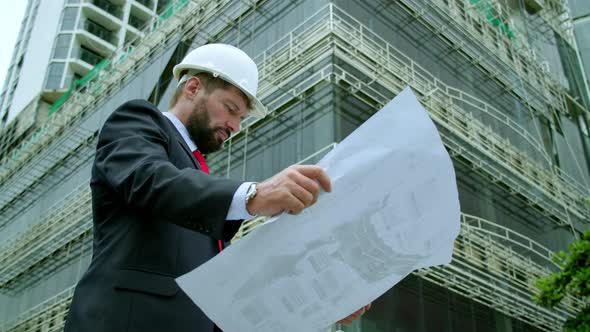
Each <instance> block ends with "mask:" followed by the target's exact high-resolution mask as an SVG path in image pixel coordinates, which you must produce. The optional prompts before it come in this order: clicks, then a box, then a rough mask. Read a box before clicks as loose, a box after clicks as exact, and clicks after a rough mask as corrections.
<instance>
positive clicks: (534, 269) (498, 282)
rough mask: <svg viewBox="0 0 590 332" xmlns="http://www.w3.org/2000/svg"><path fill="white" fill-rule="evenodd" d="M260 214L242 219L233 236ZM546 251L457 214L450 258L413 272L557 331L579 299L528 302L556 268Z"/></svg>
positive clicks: (252, 224)
mask: <svg viewBox="0 0 590 332" xmlns="http://www.w3.org/2000/svg"><path fill="white" fill-rule="evenodd" d="M266 220H267V218H255V219H250V220H247V221H245V222H244V224H243V225H242V227H241V228H240V230H239V232H238V233H237V234H236V236H235V237H234V239H233V242H235V241H239V240H240V239H241V238H243V237H244V236H247V234H248V233H250V232H251V231H253V230H254V229H255V228H256V227H258V226H261V225H262V224H263V223H264V221H266ZM552 256H553V252H552V251H551V250H549V249H547V248H545V247H544V246H542V245H540V244H539V243H537V242H535V241H533V240H531V239H529V238H527V237H526V236H523V235H521V234H519V233H517V232H514V231H512V230H510V229H509V228H506V227H504V226H501V225H499V224H496V223H494V222H491V221H488V220H484V219H482V218H478V217H475V216H471V215H468V214H462V215H461V233H460V235H459V237H458V239H457V241H456V242H455V249H454V251H453V261H452V262H451V264H450V265H448V266H437V267H432V268H428V269H421V270H419V271H416V272H415V274H416V275H418V276H420V277H421V278H424V279H425V280H428V281H431V282H433V283H436V284H438V285H440V286H442V287H444V288H447V289H450V290H452V291H454V292H456V293H459V294H461V295H463V296H466V297H468V298H470V299H472V300H475V301H478V302H480V303H483V304H484V305H486V306H489V307H492V308H494V309H495V310H498V311H500V312H503V313H505V314H506V315H508V316H511V317H515V318H517V319H520V320H522V321H525V322H526V323H528V324H531V325H533V326H536V327H539V328H542V329H545V330H550V331H561V327H562V325H563V323H564V322H565V320H566V318H567V317H572V316H575V314H576V313H577V312H578V311H579V310H581V308H582V307H583V303H582V302H581V301H579V300H577V299H574V298H571V297H568V298H566V299H565V300H564V301H563V303H562V304H561V305H559V306H558V307H556V308H554V309H546V308H543V307H540V306H538V305H536V304H535V303H534V302H533V300H532V297H533V295H534V294H536V293H537V292H538V290H537V289H536V287H535V282H536V280H537V279H538V278H540V277H541V276H544V275H547V274H548V273H550V272H551V271H552V270H554V269H555V268H556V265H555V263H553V261H552V260H551V257H552Z"/></svg>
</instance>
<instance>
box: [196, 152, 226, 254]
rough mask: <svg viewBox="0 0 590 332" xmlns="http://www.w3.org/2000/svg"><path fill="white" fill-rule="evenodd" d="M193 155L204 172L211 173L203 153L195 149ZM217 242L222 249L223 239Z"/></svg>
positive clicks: (220, 249)
mask: <svg viewBox="0 0 590 332" xmlns="http://www.w3.org/2000/svg"><path fill="white" fill-rule="evenodd" d="M193 155H194V156H195V159H197V161H198V162H199V166H201V170H202V171H203V173H205V174H209V167H207V162H205V157H203V154H202V153H201V152H199V150H195V151H193ZM217 243H218V244H219V251H222V250H223V242H222V241H221V240H218V242H217Z"/></svg>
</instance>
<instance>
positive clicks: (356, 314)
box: [337, 303, 371, 325]
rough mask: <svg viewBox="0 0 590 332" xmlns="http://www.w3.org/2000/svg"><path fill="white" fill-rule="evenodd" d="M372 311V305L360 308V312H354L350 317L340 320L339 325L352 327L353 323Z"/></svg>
mask: <svg viewBox="0 0 590 332" xmlns="http://www.w3.org/2000/svg"><path fill="white" fill-rule="evenodd" d="M369 309H371V303H369V304H367V305H366V306H364V307H362V308H360V309H359V310H357V311H355V312H353V313H352V314H350V315H349V316H348V317H345V318H343V319H341V320H339V321H338V322H337V323H338V324H344V325H350V324H352V322H353V321H355V320H357V319H359V318H360V317H361V316H362V315H363V314H364V313H365V312H367V310H369Z"/></svg>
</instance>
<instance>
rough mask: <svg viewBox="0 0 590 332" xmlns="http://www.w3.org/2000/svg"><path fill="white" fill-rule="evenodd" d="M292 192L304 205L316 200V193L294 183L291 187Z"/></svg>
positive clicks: (306, 205)
mask: <svg viewBox="0 0 590 332" xmlns="http://www.w3.org/2000/svg"><path fill="white" fill-rule="evenodd" d="M290 190H291V194H292V195H293V196H295V198H297V199H298V200H299V201H300V202H301V203H302V204H303V206H304V207H308V206H310V205H311V204H313V202H314V201H315V194H314V193H311V192H309V191H308V190H307V189H306V188H304V187H302V186H300V185H299V184H297V183H294V184H293V185H292V187H291V189H290Z"/></svg>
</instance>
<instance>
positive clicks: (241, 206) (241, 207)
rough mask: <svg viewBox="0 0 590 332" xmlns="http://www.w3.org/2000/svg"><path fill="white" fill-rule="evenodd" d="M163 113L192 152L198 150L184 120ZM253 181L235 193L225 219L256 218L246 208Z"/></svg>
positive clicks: (241, 186)
mask: <svg viewBox="0 0 590 332" xmlns="http://www.w3.org/2000/svg"><path fill="white" fill-rule="evenodd" d="M163 114H164V116H165V117H167V118H168V119H169V120H170V121H171V122H172V124H173V125H174V127H175V128H176V130H178V132H179V133H180V136H182V138H183V139H184V142H185V143H186V145H188V147H189V149H190V150H191V151H192V152H194V151H195V150H197V145H196V144H195V142H193V140H192V139H191V137H190V135H189V133H188V130H187V129H186V127H185V126H184V125H183V124H182V122H180V120H178V118H177V117H176V116H175V115H174V114H172V113H170V112H164V113H163ZM252 183H254V182H244V183H242V184H241V185H240V186H239V187H238V189H237V190H236V192H235V193H234V197H233V199H232V201H231V205H230V206H229V210H228V211H227V216H226V217H225V220H242V219H250V218H254V216H253V215H251V214H250V213H248V210H246V193H247V192H248V188H250V185H251V184H252Z"/></svg>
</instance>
